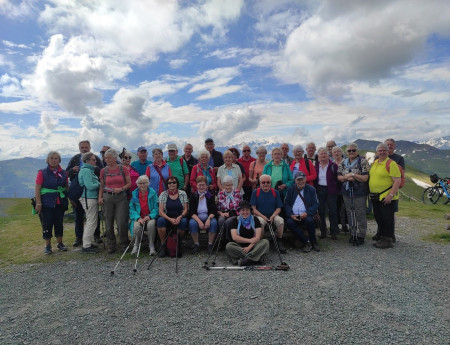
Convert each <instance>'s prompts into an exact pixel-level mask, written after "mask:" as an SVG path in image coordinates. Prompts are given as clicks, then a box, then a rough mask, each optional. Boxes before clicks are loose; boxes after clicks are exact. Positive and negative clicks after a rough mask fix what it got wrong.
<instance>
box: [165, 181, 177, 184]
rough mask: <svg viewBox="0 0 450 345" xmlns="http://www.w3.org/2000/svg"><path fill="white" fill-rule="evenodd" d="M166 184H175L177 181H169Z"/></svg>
mask: <svg viewBox="0 0 450 345" xmlns="http://www.w3.org/2000/svg"><path fill="white" fill-rule="evenodd" d="M167 184H177V181H169V182H167Z"/></svg>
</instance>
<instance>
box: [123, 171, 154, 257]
mask: <svg viewBox="0 0 450 345" xmlns="http://www.w3.org/2000/svg"><path fill="white" fill-rule="evenodd" d="M136 183H137V186H138V189H135V190H134V191H133V193H132V195H131V200H130V232H131V233H132V234H133V237H134V246H133V250H132V251H131V255H134V254H136V253H137V251H138V247H139V243H141V241H142V236H143V235H144V228H145V227H146V226H147V236H148V242H149V249H150V255H155V254H156V250H155V226H156V224H155V223H156V218H157V217H158V196H157V195H156V192H155V191H154V190H153V188H151V187H150V186H149V180H148V177H147V175H141V176H139V177H138V179H137V181H136Z"/></svg>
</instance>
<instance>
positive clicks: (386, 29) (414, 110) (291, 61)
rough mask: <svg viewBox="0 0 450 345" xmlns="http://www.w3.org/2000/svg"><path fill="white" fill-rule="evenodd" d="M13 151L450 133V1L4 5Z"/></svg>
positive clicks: (5, 128)
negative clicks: (85, 142)
mask: <svg viewBox="0 0 450 345" xmlns="http://www.w3.org/2000/svg"><path fill="white" fill-rule="evenodd" d="M0 16H1V18H0V35H1V37H0V135H1V138H2V140H1V142H0V159H9V158H20V157H24V156H38V155H42V154H46V153H47V152H48V151H50V150H58V151H60V152H61V153H62V154H72V153H75V152H76V150H77V143H78V141H79V140H82V139H89V140H90V141H91V142H92V144H93V150H94V151H98V150H99V148H100V147H101V146H102V145H103V144H108V145H110V146H113V147H117V148H122V147H123V146H125V147H127V148H129V149H130V150H136V148H137V147H138V146H140V145H143V144H144V145H150V144H153V143H157V144H162V145H164V144H167V143H168V142H176V143H177V144H179V145H182V144H183V143H186V142H191V143H192V144H193V145H194V149H195V150H198V149H200V148H201V147H202V146H203V141H204V139H205V138H206V137H213V138H214V139H215V141H216V144H217V145H220V146H226V145H239V144H242V143H244V142H250V141H261V142H268V143H269V142H288V143H291V144H306V143H307V142H310V141H314V142H316V144H317V145H318V146H321V145H323V144H324V143H325V142H326V141H327V140H330V139H334V140H336V141H338V142H340V143H346V142H349V141H352V140H355V139H358V138H362V139H375V140H383V139H385V138H386V137H394V138H398V139H404V140H423V139H428V138H436V137H441V136H446V135H449V134H450V131H449V128H450V126H449V125H450V97H449V84H450V20H448V18H450V3H449V2H448V1H446V0H442V1H439V0H436V1H425V0H423V1H415V0H378V1H355V0H328V1H319V0H317V1H312V0H309V1H308V0H305V1H300V0H297V1H288V0H260V1H244V0H227V1H223V0H212V1H206V0H205V1H173V0H164V1H163V0H145V1H144V0H128V1H122V0H120V1H119V0H91V1H70V0H65V1H62V0H61V1H56V0H54V1H39V2H37V1H31V0H29V1H9V0H0Z"/></svg>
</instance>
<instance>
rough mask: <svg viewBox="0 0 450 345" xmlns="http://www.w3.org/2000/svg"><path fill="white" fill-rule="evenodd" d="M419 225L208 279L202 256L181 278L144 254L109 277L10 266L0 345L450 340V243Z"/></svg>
mask: <svg viewBox="0 0 450 345" xmlns="http://www.w3.org/2000/svg"><path fill="white" fill-rule="evenodd" d="M374 226H375V225H374V224H373V222H370V224H369V227H370V231H371V232H372V233H373V229H374ZM420 226H421V225H420V224H418V223H417V221H416V220H414V221H412V220H409V219H407V218H401V219H399V222H398V227H399V228H400V231H399V232H398V242H397V244H396V247H395V248H394V249H391V250H379V249H376V248H374V247H373V246H372V245H371V244H372V241H371V240H370V239H368V240H367V244H366V245H364V246H363V247H352V246H351V245H350V244H348V243H347V242H346V238H344V236H342V238H340V240H339V241H338V242H332V241H330V240H325V241H322V247H323V251H322V252H320V253H308V254H305V253H299V252H298V251H296V250H294V249H290V251H289V254H288V255H286V256H285V261H287V262H288V263H289V265H290V266H291V269H290V270H289V271H288V272H282V271H281V272H280V271H267V272H256V271H205V270H204V269H202V268H201V266H202V264H203V261H204V259H205V256H204V252H203V253H202V255H200V256H194V255H191V254H186V255H185V256H184V257H183V258H181V259H180V260H179V272H178V274H177V275H176V274H175V270H174V269H175V259H170V258H164V259H157V260H156V261H155V262H154V264H153V266H152V268H151V269H150V271H148V270H147V269H146V268H147V264H148V263H149V258H148V256H145V257H143V258H142V259H141V261H140V262H141V265H140V266H138V272H137V273H136V275H133V265H134V260H127V261H125V262H124V263H123V264H122V265H121V266H119V268H118V269H117V271H116V274H115V275H114V276H112V277H111V275H110V271H111V270H112V268H113V267H114V265H115V263H116V261H114V260H111V259H109V258H110V257H109V256H107V255H100V256H92V257H90V260H83V259H80V260H72V261H68V262H59V263H55V264H35V265H23V266H15V267H12V268H9V269H8V270H2V271H0V291H1V295H0V344H194V343H195V344H440V345H441V344H450V342H449V339H450V334H449V328H450V312H449V310H450V303H449V301H450V293H449V287H450V279H449V266H450V264H449V251H450V246H449V245H438V244H432V243H425V242H422V241H420V240H419V236H418V235H417V234H418V230H417V229H419V228H420ZM368 237H369V236H368ZM145 254H147V253H145ZM61 255H64V253H61ZM81 255H82V254H80V256H81ZM114 258H115V257H114ZM269 263H272V264H277V255H276V254H275V253H274V252H271V255H270V258H269ZM217 264H218V265H222V264H226V265H228V263H227V261H226V258H225V255H224V254H223V253H219V257H218V259H217Z"/></svg>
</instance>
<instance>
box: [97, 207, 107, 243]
mask: <svg viewBox="0 0 450 345" xmlns="http://www.w3.org/2000/svg"><path fill="white" fill-rule="evenodd" d="M104 212H105V210H104V209H103V206H100V210H99V211H98V215H99V218H100V238H103V239H104V240H103V249H106V243H105V242H106V240H105V238H106V226H105V213H104Z"/></svg>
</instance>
